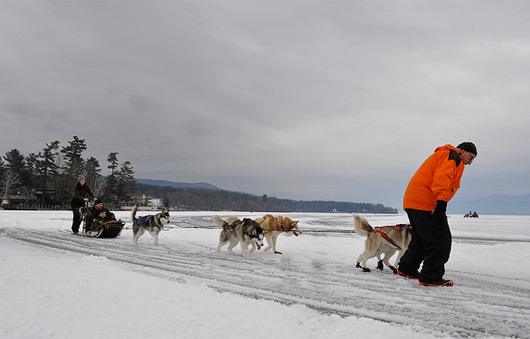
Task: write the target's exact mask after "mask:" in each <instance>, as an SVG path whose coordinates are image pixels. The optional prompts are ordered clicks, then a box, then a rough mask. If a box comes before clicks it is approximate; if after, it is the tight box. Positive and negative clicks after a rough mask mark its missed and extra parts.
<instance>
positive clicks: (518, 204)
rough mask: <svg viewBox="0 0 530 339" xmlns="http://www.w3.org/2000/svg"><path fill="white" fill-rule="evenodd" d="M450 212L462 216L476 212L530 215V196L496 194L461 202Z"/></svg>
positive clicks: (452, 207)
mask: <svg viewBox="0 0 530 339" xmlns="http://www.w3.org/2000/svg"><path fill="white" fill-rule="evenodd" d="M448 210H449V213H462V214H465V213H467V212H469V211H476V212H477V213H478V214H479V215H480V214H500V215H530V194H526V195H507V194H494V195H490V196H489V197H486V198H482V199H478V200H473V201H465V202H459V203H458V205H456V206H450V207H449V208H448Z"/></svg>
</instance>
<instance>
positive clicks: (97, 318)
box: [0, 211, 530, 339]
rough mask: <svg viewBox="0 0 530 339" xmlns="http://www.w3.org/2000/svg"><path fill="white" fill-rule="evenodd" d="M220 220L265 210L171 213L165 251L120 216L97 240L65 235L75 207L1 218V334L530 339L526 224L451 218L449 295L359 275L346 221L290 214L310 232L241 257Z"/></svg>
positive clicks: (529, 231) (529, 229)
mask: <svg viewBox="0 0 530 339" xmlns="http://www.w3.org/2000/svg"><path fill="white" fill-rule="evenodd" d="M140 214H141V215H144V214H145V213H143V214H142V213H140ZM215 214H218V215H220V216H222V217H226V216H228V215H232V214H235V215H238V216H240V217H252V218H257V217H260V216H262V215H263V214H265V213H228V212H172V213H171V215H172V221H171V225H170V227H168V230H167V231H164V232H162V234H161V235H160V245H159V246H154V243H153V239H152V237H151V236H150V235H149V234H145V235H144V236H142V237H141V238H140V241H139V245H137V246H135V245H134V244H133V243H132V231H131V230H130V229H129V228H127V227H130V216H129V214H128V212H116V215H117V217H118V218H121V219H123V220H124V221H126V223H127V225H126V229H124V231H123V232H122V234H121V236H120V237H118V238H115V239H90V238H85V237H76V236H73V235H71V234H69V229H70V222H71V221H70V220H71V212H69V211H0V251H1V256H0V270H1V272H2V273H1V274H0V284H1V286H2V288H1V289H0V300H1V301H2V306H1V307H0V337H2V338H52V337H53V338H73V337H75V338H101V337H103V338H145V337H149V338H155V337H158V338H247V337H250V338H326V339H332V338H346V337H348V338H351V337H357V338H387V337H391V338H394V339H400V338H407V339H409V338H455V337H480V338H503V337H517V338H523V337H529V336H530V306H529V305H530V284H529V282H530V216H488V215H484V216H481V217H480V218H478V219H468V218H463V217H462V216H460V215H451V216H450V218H449V223H450V225H451V229H452V233H453V249H452V253H451V259H450V261H449V262H448V263H447V265H446V275H445V277H446V278H450V279H454V281H455V286H454V287H450V288H428V287H421V286H419V285H418V284H417V282H415V281H412V280H407V279H404V278H402V277H398V276H396V275H394V274H392V273H391V272H390V271H389V270H387V269H386V270H384V271H379V270H375V266H376V260H375V258H374V259H370V260H369V261H368V266H369V267H370V268H372V272H370V273H364V272H362V271H361V270H359V269H356V268H355V260H356V258H357V256H358V255H359V254H360V253H361V252H362V250H363V243H364V238H363V237H361V236H360V235H357V234H354V233H352V230H353V218H352V215H350V214H340V213H338V214H322V213H321V214H319V213H298V214H294V213H291V214H285V215H287V216H289V217H291V218H294V219H296V220H300V223H299V225H300V229H301V230H302V231H304V234H303V235H301V236H300V237H294V236H286V235H281V236H280V237H279V238H278V250H280V251H282V252H283V254H282V255H275V254H273V253H271V252H270V251H269V252H264V251H263V250H261V251H258V252H254V253H253V254H251V255H250V257H249V258H247V259H245V258H243V257H241V256H239V255H236V256H231V255H229V254H228V253H227V250H226V247H223V248H222V250H221V253H220V254H216V253H215V248H216V246H217V242H218V236H219V232H220V231H219V229H217V228H214V227H213V225H214V224H213V221H212V217H213V215H215ZM365 216H366V217H367V219H368V220H369V222H370V223H371V224H372V225H373V226H383V225H393V224H398V223H405V222H407V218H406V216H405V215H370V214H367V215H365ZM235 252H236V254H239V253H240V249H239V247H236V249H235ZM391 262H393V260H392V261H391Z"/></svg>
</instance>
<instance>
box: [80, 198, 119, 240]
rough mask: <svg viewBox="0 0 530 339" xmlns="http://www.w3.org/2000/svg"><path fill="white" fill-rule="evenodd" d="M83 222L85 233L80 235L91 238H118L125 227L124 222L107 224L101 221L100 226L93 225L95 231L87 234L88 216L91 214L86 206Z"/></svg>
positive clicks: (113, 221) (83, 211) (83, 212)
mask: <svg viewBox="0 0 530 339" xmlns="http://www.w3.org/2000/svg"><path fill="white" fill-rule="evenodd" d="M81 212H82V213H81V215H82V217H81V220H82V221H83V233H80V234H79V235H82V236H85V237H91V238H116V237H117V236H119V235H120V233H121V231H122V230H123V226H125V222H124V221H123V220H109V221H107V222H102V221H100V222H99V223H98V224H95V225H93V230H92V231H89V232H87V229H88V227H87V226H88V225H87V215H88V214H89V213H90V212H89V210H88V206H85V207H84V208H82V210H81Z"/></svg>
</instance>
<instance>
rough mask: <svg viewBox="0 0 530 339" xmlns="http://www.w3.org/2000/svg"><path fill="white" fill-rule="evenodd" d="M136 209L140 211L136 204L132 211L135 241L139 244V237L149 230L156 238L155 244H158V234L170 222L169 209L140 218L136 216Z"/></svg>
mask: <svg viewBox="0 0 530 339" xmlns="http://www.w3.org/2000/svg"><path fill="white" fill-rule="evenodd" d="M136 211H138V206H134V207H133V209H132V211H131V219H132V222H133V243H134V244H135V245H138V238H140V237H141V236H142V235H143V234H144V233H145V231H147V232H149V234H151V236H153V238H155V245H158V235H159V234H160V231H162V229H163V228H164V225H167V224H168V223H169V211H166V210H164V211H162V212H160V213H157V214H155V215H146V216H145V217H138V218H136Z"/></svg>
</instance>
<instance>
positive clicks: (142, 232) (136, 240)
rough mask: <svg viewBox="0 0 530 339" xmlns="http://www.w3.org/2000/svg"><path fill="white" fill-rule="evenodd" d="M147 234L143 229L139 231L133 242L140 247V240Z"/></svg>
mask: <svg viewBox="0 0 530 339" xmlns="http://www.w3.org/2000/svg"><path fill="white" fill-rule="evenodd" d="M144 233H145V230H144V229H143V228H140V229H138V232H137V233H136V234H135V235H134V236H133V241H134V243H135V244H136V245H138V239H140V237H141V236H142V235H143V234H144Z"/></svg>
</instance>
